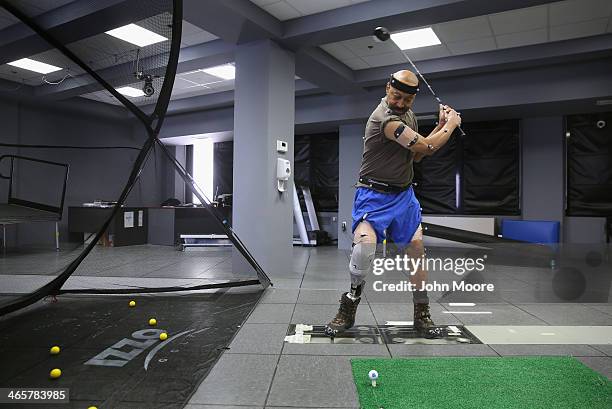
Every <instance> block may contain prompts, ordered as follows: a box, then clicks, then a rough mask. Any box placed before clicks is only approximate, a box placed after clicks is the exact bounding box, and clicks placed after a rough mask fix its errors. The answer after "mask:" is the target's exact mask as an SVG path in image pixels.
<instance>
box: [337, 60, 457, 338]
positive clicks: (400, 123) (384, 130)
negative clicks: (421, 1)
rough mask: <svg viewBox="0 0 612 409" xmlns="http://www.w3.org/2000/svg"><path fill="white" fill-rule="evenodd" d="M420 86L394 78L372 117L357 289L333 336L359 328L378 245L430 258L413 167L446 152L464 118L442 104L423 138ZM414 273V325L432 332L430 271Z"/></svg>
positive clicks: (356, 254)
mask: <svg viewBox="0 0 612 409" xmlns="http://www.w3.org/2000/svg"><path fill="white" fill-rule="evenodd" d="M418 87H419V80H418V78H417V77H416V75H415V74H414V73H412V72H411V71H408V70H401V71H398V72H396V73H394V74H392V75H391V77H390V78H389V81H388V82H387V85H386V95H385V97H384V98H382V100H381V101H380V104H378V106H377V107H376V109H375V110H374V112H372V114H371V115H370V118H369V119H368V122H367V125H366V128H365V137H364V144H363V156H362V161H361V168H360V170H359V180H358V183H357V184H356V187H357V191H356V192H355V201H354V204H353V224H352V232H353V247H352V251H351V259H350V262H349V271H350V276H351V286H350V291H348V292H346V293H344V294H342V297H341V299H340V308H339V310H338V313H337V314H336V316H335V317H334V318H333V319H332V320H331V321H330V322H329V323H328V324H327V325H326V327H325V333H326V335H328V336H331V337H333V336H335V335H336V334H338V333H340V332H342V331H345V330H347V329H349V328H351V327H352V326H353V325H354V323H355V314H356V312H357V306H358V305H359V301H360V300H361V293H362V290H363V286H364V278H365V276H366V275H367V274H368V273H369V272H370V271H371V269H372V262H373V259H374V255H375V252H376V244H377V243H382V241H383V240H384V239H391V240H393V242H394V243H395V244H396V245H397V246H398V248H400V249H402V250H403V251H405V252H406V253H407V255H408V256H409V257H411V258H420V257H422V256H423V254H424V247H423V231H422V227H421V207H420V205H419V202H418V200H417V199H416V197H415V195H414V191H413V189H412V179H413V167H412V163H413V162H414V161H416V162H418V161H420V160H421V159H422V158H423V157H424V156H428V155H432V154H434V153H435V152H436V151H437V150H438V149H440V148H441V147H442V146H443V145H444V144H445V143H446V142H447V141H448V139H449V137H450V136H451V134H452V133H453V131H454V130H455V128H457V127H459V126H460V124H461V118H460V116H459V115H458V114H457V112H456V111H455V110H454V109H452V108H451V107H449V106H447V105H442V104H440V112H439V121H438V125H437V126H436V128H435V129H434V130H433V131H432V132H431V133H430V134H429V136H427V137H424V136H422V135H419V133H418V125H417V120H416V116H415V115H414V113H413V112H412V110H411V108H412V104H413V102H414V99H415V97H416V94H417V92H418V90H419V88H418ZM411 273H413V274H412V275H411V277H410V282H411V283H412V284H413V285H414V286H415V287H414V288H416V289H417V291H414V292H413V301H414V327H415V329H417V330H419V331H421V332H422V331H428V330H429V329H430V328H431V327H433V326H434V323H433V321H432V319H431V315H430V311H429V298H428V296H427V291H419V289H420V288H421V287H422V285H423V283H424V282H426V281H427V271H426V270H425V269H423V268H422V267H421V268H418V269H417V270H416V271H415V272H411Z"/></svg>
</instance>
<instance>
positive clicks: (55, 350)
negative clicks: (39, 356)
mask: <svg viewBox="0 0 612 409" xmlns="http://www.w3.org/2000/svg"><path fill="white" fill-rule="evenodd" d="M49 353H50V354H51V355H58V354H59V353H60V347H58V346H57V345H54V346H52V347H51V349H50V350H49Z"/></svg>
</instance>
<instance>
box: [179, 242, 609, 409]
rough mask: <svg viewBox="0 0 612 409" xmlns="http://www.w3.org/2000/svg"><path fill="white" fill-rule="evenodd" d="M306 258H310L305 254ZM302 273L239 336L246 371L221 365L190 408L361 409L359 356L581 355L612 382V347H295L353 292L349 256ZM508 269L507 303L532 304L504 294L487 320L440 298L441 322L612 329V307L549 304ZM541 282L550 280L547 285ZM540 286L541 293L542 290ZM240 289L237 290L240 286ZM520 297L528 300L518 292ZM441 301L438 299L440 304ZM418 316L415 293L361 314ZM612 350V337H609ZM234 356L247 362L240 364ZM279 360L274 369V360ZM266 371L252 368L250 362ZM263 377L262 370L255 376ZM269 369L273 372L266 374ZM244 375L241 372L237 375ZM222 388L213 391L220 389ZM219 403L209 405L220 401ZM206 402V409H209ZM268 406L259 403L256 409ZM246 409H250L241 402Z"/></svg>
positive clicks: (363, 320) (301, 261)
mask: <svg viewBox="0 0 612 409" xmlns="http://www.w3.org/2000/svg"><path fill="white" fill-rule="evenodd" d="M305 253H307V254H308V255H309V257H304V254H305ZM294 254H295V265H294V272H298V271H300V268H301V269H302V270H301V271H302V277H301V279H283V278H277V277H272V280H273V282H274V284H275V286H274V288H269V289H268V290H267V292H266V294H265V296H264V298H263V299H262V301H261V303H260V305H259V306H258V307H257V308H256V309H255V310H254V311H253V314H252V315H251V317H250V318H249V320H248V321H247V323H246V324H245V325H244V327H243V328H242V329H241V330H240V332H239V333H238V335H237V336H236V338H235V340H234V342H233V343H232V344H231V345H230V347H231V349H230V350H229V351H227V352H226V354H225V357H227V356H229V355H232V357H231V358H226V359H229V360H231V361H232V362H242V363H241V365H242V366H241V368H243V369H244V370H241V371H238V370H237V369H236V368H234V367H231V366H229V365H227V362H228V361H225V360H224V361H222V362H220V364H219V365H217V367H215V369H214V370H213V372H212V373H211V375H210V376H209V377H208V378H207V379H205V380H204V381H203V383H202V385H201V386H200V389H199V390H198V392H197V393H196V394H195V395H194V396H193V397H192V399H191V402H190V404H191V405H192V406H188V407H189V408H194V409H195V408H209V407H210V408H218V409H227V408H230V407H232V406H231V405H244V403H242V402H248V403H250V404H256V406H254V407H257V408H269V409H273V408H277V409H280V408H293V409H295V408H329V407H334V408H358V407H359V405H358V398H357V394H356V390H355V386H354V384H353V381H352V374H351V367H350V359H351V358H353V357H372V356H377V357H386V358H390V357H414V358H417V357H431V356H526V355H572V356H575V357H577V358H578V359H580V360H581V361H582V362H583V363H584V364H585V365H587V366H589V367H591V368H593V369H594V370H596V371H598V372H600V373H602V374H604V375H606V376H607V377H609V378H610V379H612V345H608V344H606V345H576V344H574V345H503V344H500V345H486V344H471V345H390V346H389V347H387V346H384V345H369V344H363V345H348V344H344V345H328V344H288V343H284V342H283V341H282V337H283V335H284V334H285V333H286V330H287V324H289V323H304V324H324V323H325V322H327V321H328V320H329V319H330V318H331V317H332V316H333V315H334V314H335V312H336V309H337V305H338V299H339V296H340V293H341V291H344V290H346V288H347V286H348V273H347V261H348V253H347V252H343V251H338V250H336V249H333V248H314V249H303V248H294ZM516 271H517V277H518V278H515V279H513V275H512V272H513V270H512V269H509V268H507V267H504V268H503V275H504V281H506V282H507V283H508V285H507V286H506V287H504V291H506V295H509V297H508V298H513V297H514V299H519V300H523V301H524V302H523V303H511V302H508V301H506V300H505V299H504V297H497V296H496V297H494V300H495V302H487V303H478V304H477V306H476V307H473V308H472V310H473V309H474V308H476V309H477V310H479V311H485V310H486V311H489V312H491V314H487V315H477V314H476V315H472V314H461V313H457V314H453V313H449V312H451V311H471V310H470V308H465V307H451V306H450V305H449V304H448V303H447V302H440V303H437V302H432V305H431V307H432V316H433V318H434V321H436V322H437V323H440V324H462V325H538V326H546V325H582V326H584V325H607V326H611V325H612V308H611V305H612V304H608V303H600V304H586V303H585V304H580V303H572V304H567V303H565V304H563V303H553V304H542V303H536V302H535V297H534V296H533V295H530V294H525V293H526V292H527V293H528V291H529V288H530V285H529V281H528V279H525V278H524V277H529V276H528V274H527V273H526V272H525V271H523V270H516ZM540 284H541V283H540ZM540 289H541V288H539V290H540ZM232 291H234V290H232ZM518 294H520V297H519V296H518ZM436 296H438V295H436V294H434V295H432V297H431V298H432V301H434V300H435V299H436V298H435V297H436ZM410 320H412V301H411V299H410V295H408V296H405V295H403V294H402V295H399V296H398V295H391V296H388V295H387V296H381V295H380V294H376V293H373V292H368V291H366V295H365V297H364V299H363V300H362V303H361V305H360V307H359V310H358V314H357V324H373V323H378V324H385V322H386V321H410ZM610 344H612V339H611V340H610ZM235 355H240V356H241V357H244V361H236V359H237V358H235ZM272 357H274V359H276V362H275V364H274V366H273V367H268V366H267V365H268V364H269V361H268V359H272ZM256 359H266V361H262V362H259V361H254V362H256V363H254V364H256V365H259V367H258V368H246V367H245V366H244V365H245V364H246V363H247V362H251V361H249V360H256ZM250 371H254V372H250ZM262 371H264V372H265V371H267V372H266V373H262ZM238 372H239V374H238ZM245 376H246V377H249V376H259V377H260V379H259V381H262V384H265V389H266V397H265V399H264V401H263V402H262V401H261V400H260V395H259V394H257V396H256V397H254V398H253V399H251V400H250V398H249V396H251V392H250V391H249V385H251V382H252V381H249V382H247V383H245V388H240V387H239V386H240V383H241V382H243V379H244V377H245ZM219 379H221V380H223V382H231V383H232V384H234V385H236V388H234V389H231V391H230V389H228V387H225V388H220V389H219V390H215V388H214V385H218V384H219V382H220V381H219ZM213 390H214V392H213ZM211 404H214V405H213V406H206V405H211ZM200 405H201V406H200ZM257 405H259V406H257ZM236 407H240V408H244V407H245V406H236Z"/></svg>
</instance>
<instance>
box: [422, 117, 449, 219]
mask: <svg viewBox="0 0 612 409" xmlns="http://www.w3.org/2000/svg"><path fill="white" fill-rule="evenodd" d="M432 129H433V126H421V127H419V131H420V133H421V135H429V133H430V132H431V131H432ZM456 141H457V139H456V135H453V136H452V137H451V138H450V139H449V141H448V143H447V144H446V145H444V146H443V147H442V148H441V149H440V150H439V151H438V152H436V154H435V155H433V156H429V157H425V158H423V159H422V160H421V161H420V162H418V163H416V162H415V163H414V183H415V186H414V192H415V194H416V197H417V199H418V200H419V202H420V203H421V208H422V209H423V213H438V214H454V213H455V212H456V211H457V206H456V189H455V187H456V174H457V142H456Z"/></svg>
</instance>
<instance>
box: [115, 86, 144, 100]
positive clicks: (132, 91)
mask: <svg viewBox="0 0 612 409" xmlns="http://www.w3.org/2000/svg"><path fill="white" fill-rule="evenodd" d="M117 92H118V93H120V94H122V95H125V96H128V97H134V98H136V97H144V96H145V94H144V92H142V90H140V89H138V88H134V87H121V88H117Z"/></svg>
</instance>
